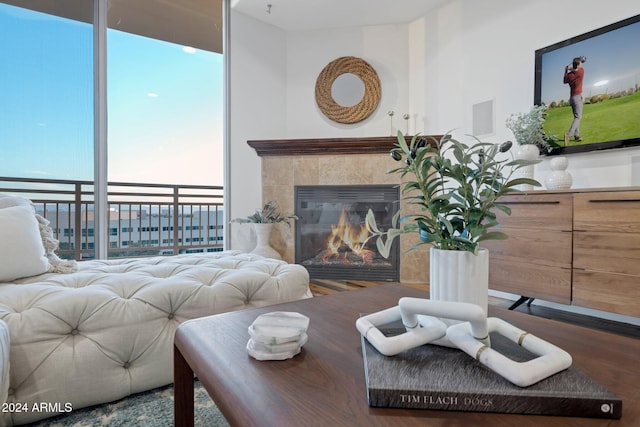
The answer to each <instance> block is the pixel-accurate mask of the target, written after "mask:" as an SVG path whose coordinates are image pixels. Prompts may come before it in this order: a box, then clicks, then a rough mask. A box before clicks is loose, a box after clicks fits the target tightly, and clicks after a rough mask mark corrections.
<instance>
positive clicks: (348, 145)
mask: <svg viewBox="0 0 640 427" xmlns="http://www.w3.org/2000/svg"><path fill="white" fill-rule="evenodd" d="M431 137H434V138H437V139H440V137H441V136H440V135H431ZM405 138H406V140H407V142H409V141H410V140H411V137H410V136H406V137H405ZM397 141H398V139H397V137H395V136H360V137H355V138H311V139H267V140H249V141H247V144H249V145H250V146H251V147H252V148H254V149H255V150H256V153H258V156H304V155H314V154H372V153H388V152H389V151H390V150H391V149H392V148H393V147H394V146H395V143H396V142H397Z"/></svg>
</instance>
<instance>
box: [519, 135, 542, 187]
mask: <svg viewBox="0 0 640 427" xmlns="http://www.w3.org/2000/svg"><path fill="white" fill-rule="evenodd" d="M538 157H540V149H539V148H538V146H537V145H535V144H522V145H518V151H516V158H518V159H520V160H536V159H537V158H538ZM533 168H534V166H533V165H530V166H523V167H521V168H520V169H518V171H517V174H518V178H530V179H533V170H534V169H533ZM519 187H520V190H522V191H531V190H533V185H531V184H521V185H520V186H519Z"/></svg>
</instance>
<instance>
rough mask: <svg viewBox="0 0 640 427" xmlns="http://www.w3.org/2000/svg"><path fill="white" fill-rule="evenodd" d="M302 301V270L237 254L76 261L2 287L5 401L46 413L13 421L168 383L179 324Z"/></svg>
mask: <svg viewBox="0 0 640 427" xmlns="http://www.w3.org/2000/svg"><path fill="white" fill-rule="evenodd" d="M309 297H311V293H310V291H309V275H308V273H307V271H306V270H305V269H304V268H303V267H302V266H300V265H295V264H287V263H286V262H284V261H280V260H274V259H269V258H263V257H260V256H257V255H252V254H246V253H242V252H239V251H226V252H218V253H210V254H189V255H178V256H170V257H153V258H137V259H131V258H130V259H114V260H107V261H97V260H96V261H84V262H80V263H78V271H77V272H75V273H71V274H54V273H45V274H42V275H39V276H34V277H29V278H26V279H19V280H15V281H13V282H11V283H0V319H3V320H4V321H5V322H6V323H7V324H8V325H9V329H10V332H11V356H10V358H11V375H10V376H11V380H10V390H9V397H8V399H9V401H12V402H20V403H23V402H27V403H28V404H29V405H32V404H33V403H38V404H45V405H47V408H45V409H48V410H45V411H42V412H29V413H15V414H13V422H14V423H17V424H21V423H26V422H31V421H35V420H37V419H41V418H46V417H49V416H52V415H57V413H59V412H64V411H67V410H68V409H69V408H72V409H79V408H82V407H86V406H90V405H95V404H98V403H104V402H109V401H113V400H117V399H120V398H122V397H124V396H127V395H129V394H132V393H137V392H140V391H144V390H149V389H152V388H155V387H159V386H162V385H165V384H169V383H171V382H172V381H173V370H172V366H173V336H174V333H175V330H176V327H177V326H178V325H179V324H180V323H181V322H183V321H185V320H187V319H193V318H196V317H202V316H208V315H212V314H217V313H222V312H227V311H233V310H239V309H243V308H247V307H261V306H266V305H270V304H276V303H281V302H288V301H293V300H298V299H302V298H309ZM3 384H4V383H3Z"/></svg>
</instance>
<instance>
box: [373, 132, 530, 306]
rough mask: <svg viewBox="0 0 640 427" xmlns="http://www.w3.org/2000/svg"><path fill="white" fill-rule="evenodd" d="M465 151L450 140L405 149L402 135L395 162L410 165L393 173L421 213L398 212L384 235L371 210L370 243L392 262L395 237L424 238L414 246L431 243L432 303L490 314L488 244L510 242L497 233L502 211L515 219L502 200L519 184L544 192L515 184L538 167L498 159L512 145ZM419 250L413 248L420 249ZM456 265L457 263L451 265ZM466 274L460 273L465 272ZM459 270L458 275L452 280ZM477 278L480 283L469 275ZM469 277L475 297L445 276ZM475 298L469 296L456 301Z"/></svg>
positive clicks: (421, 141)
mask: <svg viewBox="0 0 640 427" xmlns="http://www.w3.org/2000/svg"><path fill="white" fill-rule="evenodd" d="M471 138H472V141H473V143H472V144H471V145H467V144H465V143H463V142H460V141H458V140H456V139H454V138H453V137H452V135H451V134H450V133H447V134H445V135H444V136H443V137H442V138H441V139H439V140H438V139H435V138H423V137H418V136H414V137H413V138H412V139H411V142H410V143H409V144H407V142H406V140H405V138H404V136H403V135H402V133H401V132H398V142H397V144H396V146H395V148H394V149H393V150H392V151H391V155H392V157H393V158H394V159H395V160H398V161H402V160H404V165H403V166H401V167H399V168H397V169H393V170H391V171H389V173H396V174H399V175H400V176H401V177H402V178H403V184H402V191H401V194H402V196H403V198H404V199H405V200H406V201H407V202H408V204H409V205H411V206H417V207H418V208H419V209H418V210H419V212H418V213H415V214H414V213H411V214H407V215H404V216H401V213H400V212H397V213H396V214H395V215H394V217H393V220H392V227H391V228H390V229H388V230H386V231H381V230H380V229H379V228H378V226H377V224H376V221H375V217H374V214H373V212H372V211H369V212H368V214H367V218H366V226H367V228H368V230H369V232H370V238H375V239H376V245H377V248H378V251H379V252H380V253H381V254H382V255H383V256H385V257H387V256H389V252H390V250H391V245H392V243H393V241H394V240H395V238H396V237H398V236H400V235H401V234H405V233H418V235H419V238H420V241H419V243H418V244H417V245H416V246H418V245H422V244H429V245H431V246H432V247H431V249H430V283H429V285H430V293H431V298H434V299H439V300H457V301H465V302H476V303H478V302H477V300H478V298H480V299H481V301H480V302H479V303H478V304H479V305H480V306H481V307H483V308H484V309H485V311H486V309H487V306H486V305H487V291H488V259H489V258H488V257H489V255H488V250H487V249H484V248H481V247H480V244H481V242H482V241H485V240H489V239H506V238H507V235H506V234H505V233H504V232H501V231H497V230H495V228H497V227H498V226H499V224H498V221H497V216H496V212H497V211H502V212H505V213H506V214H510V213H511V210H510V209H509V207H508V206H507V205H505V204H503V203H501V201H500V200H499V199H500V197H502V196H504V195H505V194H509V193H512V192H519V190H518V189H517V188H516V187H517V186H518V185H522V184H528V185H534V186H540V183H539V182H537V181H535V180H533V179H531V178H517V177H514V174H516V172H517V171H518V169H520V168H522V167H525V166H529V165H532V164H534V163H537V160H522V159H514V158H513V157H511V158H508V156H506V155H505V157H507V158H505V159H503V160H500V159H498V157H500V156H501V154H500V153H506V152H508V151H509V150H510V149H511V146H512V143H511V142H510V141H507V142H505V143H503V144H493V143H487V142H481V141H480V140H478V139H477V138H475V137H471ZM414 248H415V247H414ZM449 262H451V263H452V264H448V263H449ZM461 269H462V270H466V271H465V272H461V271H459V270H461ZM455 271H457V273H455V274H452V273H454V272H455ZM469 274H472V275H473V276H475V275H476V274H478V275H479V277H473V276H469ZM456 275H457V276H458V277H466V279H463V281H464V280H466V281H467V282H468V283H467V284H468V285H471V288H474V289H471V290H469V291H466V290H465V291H461V286H462V285H458V284H452V283H451V282H449V281H448V279H443V278H446V277H449V276H450V277H454V276H456ZM460 292H463V293H464V292H470V293H471V295H467V296H465V295H458V293H460Z"/></svg>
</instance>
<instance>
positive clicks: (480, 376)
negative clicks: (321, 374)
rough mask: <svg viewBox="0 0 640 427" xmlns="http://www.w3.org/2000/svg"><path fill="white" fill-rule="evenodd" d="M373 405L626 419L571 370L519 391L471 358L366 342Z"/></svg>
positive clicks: (599, 389)
mask: <svg viewBox="0 0 640 427" xmlns="http://www.w3.org/2000/svg"><path fill="white" fill-rule="evenodd" d="M379 329H380V331H382V332H383V333H384V334H385V335H388V336H391V335H396V334H399V333H403V332H404V329H402V327H401V326H399V325H398V324H391V325H385V326H384V327H379ZM491 347H492V348H494V349H495V350H497V351H498V352H500V353H502V354H503V355H505V356H507V357H508V358H510V359H512V360H514V361H516V362H525V361H527V360H531V359H532V358H535V357H537V356H536V355H534V354H533V353H531V352H529V351H528V350H526V349H524V348H522V347H520V346H518V345H517V344H515V343H513V342H511V341H509V340H508V339H506V338H504V337H503V336H501V335H499V334H496V333H492V334H491ZM362 353H363V359H364V369H365V379H366V386H367V399H368V402H369V406H373V407H391V408H414V409H435V410H451V411H475V412H499V413H514V414H539V415H560V416H576V417H589V418H612V419H618V418H620V417H621V416H622V400H621V399H620V398H619V397H618V396H616V395H615V394H614V393H612V392H610V391H609V390H608V389H606V388H605V387H604V386H602V385H601V384H600V383H598V382H596V381H595V380H593V379H592V378H591V377H589V376H588V375H587V374H585V373H584V372H582V371H581V370H579V369H578V368H576V367H575V366H573V365H572V366H571V367H569V368H568V369H566V370H564V371H561V372H559V373H557V374H555V375H552V376H551V377H548V378H546V379H544V380H542V381H540V382H538V383H536V384H533V385H531V386H529V387H524V388H522V387H518V386H516V385H514V384H512V383H511V382H509V381H508V380H506V379H504V378H503V377H501V376H500V375H499V374H497V373H495V372H493V371H492V370H490V369H488V368H487V367H485V366H484V365H482V364H481V363H480V362H478V361H477V360H475V359H473V358H471V357H470V356H468V355H467V354H466V353H464V352H462V351H460V350H458V349H454V348H449V347H443V346H439V345H431V344H426V345H423V346H420V347H417V348H413V349H411V350H408V351H405V352H402V353H400V354H398V355H396V356H384V355H382V354H381V353H380V352H378V350H376V348H375V347H373V346H372V345H371V344H370V343H369V341H367V339H366V338H364V336H363V337H362Z"/></svg>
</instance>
